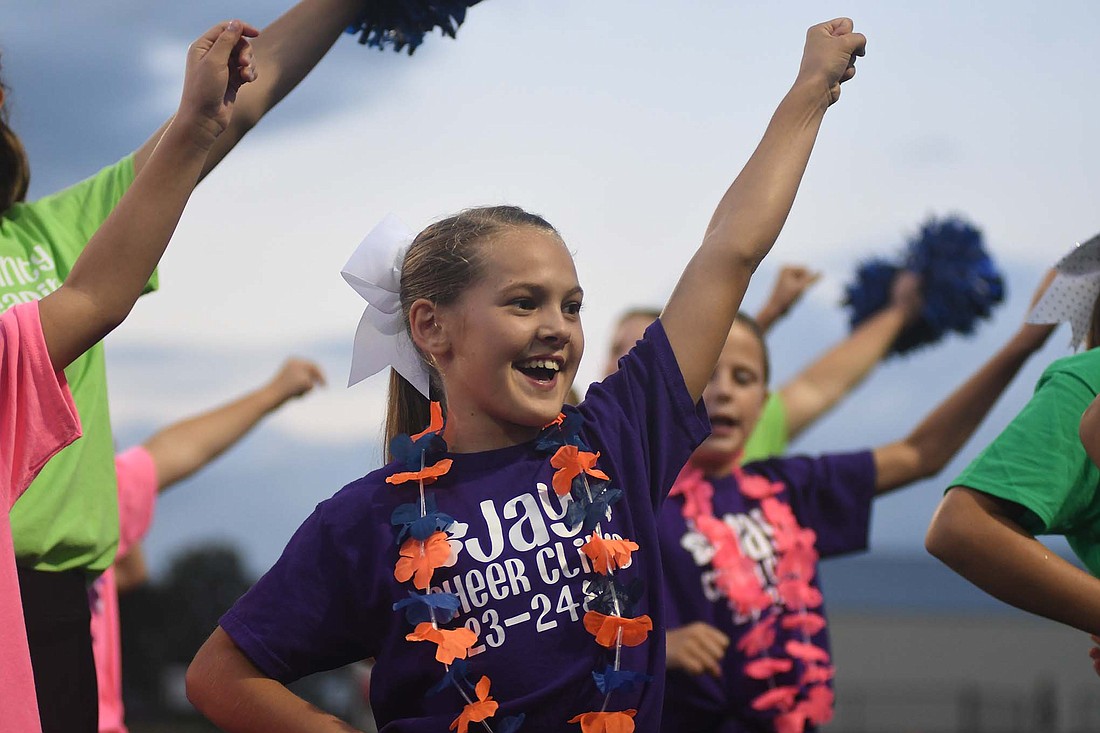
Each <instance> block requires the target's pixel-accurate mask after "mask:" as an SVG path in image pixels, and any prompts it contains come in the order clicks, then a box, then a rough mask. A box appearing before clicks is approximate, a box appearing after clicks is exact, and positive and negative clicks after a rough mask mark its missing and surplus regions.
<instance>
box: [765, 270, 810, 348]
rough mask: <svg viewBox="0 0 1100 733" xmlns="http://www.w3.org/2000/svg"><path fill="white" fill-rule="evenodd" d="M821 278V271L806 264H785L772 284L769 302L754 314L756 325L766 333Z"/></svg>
mask: <svg viewBox="0 0 1100 733" xmlns="http://www.w3.org/2000/svg"><path fill="white" fill-rule="evenodd" d="M820 279H821V273H820V272H817V271H815V270H811V269H810V268H808V267H806V266H804V265H783V267H781V268H780V269H779V275H777V276H776V278H775V285H773V286H772V291H771V293H770V294H769V295H768V300H767V302H766V303H764V306H763V307H762V308H761V309H760V310H759V311H757V312H756V315H755V316H753V319H754V320H755V321H756V325H758V326H760V330H761V331H763V332H764V333H767V332H768V331H770V330H771V328H772V326H774V325H775V324H776V322H778V321H779V320H780V319H782V318H784V317H785V316H786V315H787V313H789V312H790V310H791V308H793V307H794V306H795V305H796V304H797V303H798V301H800V300H802V296H803V295H805V294H806V291H807V290H809V289H810V288H811V287H812V286H813V284H814V283H816V282H817V281H818V280H820Z"/></svg>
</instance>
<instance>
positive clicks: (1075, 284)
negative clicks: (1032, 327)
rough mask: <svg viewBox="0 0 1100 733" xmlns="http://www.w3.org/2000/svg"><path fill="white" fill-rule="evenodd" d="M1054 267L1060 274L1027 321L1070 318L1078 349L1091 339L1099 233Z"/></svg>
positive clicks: (1099, 286) (1099, 281) (1098, 283)
mask: <svg viewBox="0 0 1100 733" xmlns="http://www.w3.org/2000/svg"><path fill="white" fill-rule="evenodd" d="M1054 269H1056V270H1057V271H1058V274H1057V276H1055V278H1054V281H1053V282H1051V284H1050V287H1048V288H1047V291H1046V292H1045V293H1043V297H1042V298H1040V299H1039V302H1038V303H1036V304H1035V307H1034V308H1032V309H1031V312H1030V313H1028V314H1027V322H1028V323H1061V322H1062V321H1069V322H1070V325H1071V326H1072V327H1073V335H1072V336H1071V339H1072V340H1071V341H1070V346H1071V347H1074V348H1076V347H1079V346H1080V345H1081V344H1083V343H1084V342H1085V339H1086V338H1088V333H1089V321H1090V320H1091V319H1092V307H1093V304H1094V303H1095V302H1096V298H1097V296H1100V234H1098V235H1096V236H1095V237H1093V238H1092V239H1090V240H1088V241H1087V242H1085V243H1084V244H1077V245H1074V248H1073V249H1072V250H1070V252H1069V254H1067V255H1066V256H1065V257H1063V258H1062V259H1060V260H1059V261H1058V264H1057V265H1055V266H1054Z"/></svg>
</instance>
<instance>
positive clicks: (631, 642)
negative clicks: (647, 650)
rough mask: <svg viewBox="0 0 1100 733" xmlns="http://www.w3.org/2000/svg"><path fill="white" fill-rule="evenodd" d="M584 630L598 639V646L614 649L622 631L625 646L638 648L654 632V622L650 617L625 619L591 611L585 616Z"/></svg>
mask: <svg viewBox="0 0 1100 733" xmlns="http://www.w3.org/2000/svg"><path fill="white" fill-rule="evenodd" d="M584 628H585V629H587V630H588V633H590V634H592V635H593V636H595V637H596V643H597V644H599V645H600V646H605V647H607V648H608V649H613V648H614V647H615V641H616V639H618V637H619V630H620V629H622V632H623V646H638V645H639V644H641V643H642V642H643V641H645V640H646V637H647V636H649V632H650V631H652V630H653V621H652V619H650V618H649V616H639V617H638V618H623V617H622V616H606V615H604V614H602V613H599V612H598V611H589V612H588V613H586V614H584Z"/></svg>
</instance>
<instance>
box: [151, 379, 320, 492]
mask: <svg viewBox="0 0 1100 733" xmlns="http://www.w3.org/2000/svg"><path fill="white" fill-rule="evenodd" d="M324 381H325V379H324V375H323V374H322V373H321V369H320V368H319V367H318V366H317V365H316V364H314V363H312V362H309V361H305V360H304V359H288V360H287V361H286V362H285V363H284V364H283V366H282V367H281V368H280V369H279V372H278V373H277V374H276V375H275V376H274V377H273V378H272V379H271V381H269V382H268V383H267V384H265V385H263V386H262V387H259V388H258V389H255V390H253V391H252V392H249V393H248V394H246V395H244V396H242V397H239V398H238V399H236V400H233V401H232V402H230V403H228V404H226V405H222V406H221V407H218V408H215V409H213V410H210V411H208V412H204V413H202V414H201V415H196V416H195V417H192V418H188V419H186V420H181V421H180V422H177V423H175V424H173V425H169V426H168V427H166V428H164V429H163V430H160V431H159V432H157V433H156V434H155V435H153V436H152V437H151V438H149V440H147V441H145V444H144V447H145V449H146V450H147V451H149V454H150V455H151V456H152V457H153V464H154V465H155V466H156V469H157V487H158V489H159V490H160V491H164V490H165V489H167V488H168V487H170V486H171V485H172V484H174V483H176V482H177V481H180V480H182V479H185V478H187V477H188V476H190V475H191V474H193V473H194V472H195V471H197V470H199V469H200V468H202V467H203V466H205V465H206V464H208V463H210V461H212V460H214V459H215V458H217V457H218V456H219V455H221V454H222V453H223V452H225V451H226V450H227V449H228V448H230V447H231V446H232V445H233V444H234V443H236V442H237V441H238V440H240V439H241V438H243V437H244V436H245V435H246V434H247V433H248V431H250V430H251V429H252V428H253V427H255V426H256V424H257V423H259V422H260V420H261V419H263V418H264V417H265V416H267V415H268V414H270V413H272V412H274V411H275V410H277V409H278V408H280V407H282V406H283V405H284V404H285V403H286V402H287V401H288V400H290V399H292V398H294V397H301V396H302V395H304V394H306V393H307V392H309V391H310V390H311V389H313V388H314V386H316V385H318V384H324Z"/></svg>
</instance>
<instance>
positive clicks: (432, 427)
mask: <svg viewBox="0 0 1100 733" xmlns="http://www.w3.org/2000/svg"><path fill="white" fill-rule="evenodd" d="M428 409H429V414H430V415H431V418H430V419H429V420H428V427H426V428H424V429H423V430H421V431H420V432H419V433H417V434H416V435H411V436H409V438H410V439H411V440H412V441H413V442H414V443H415V442H416V441H418V440H420V439H421V438H423V437H424V436H425V435H427V434H428V433H438V432H439V431H440V430H442V429H443V406H442V405H440V404H439V403H438V402H435V401H434V400H433V401H432V403H431V406H430V407H429V408H428Z"/></svg>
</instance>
